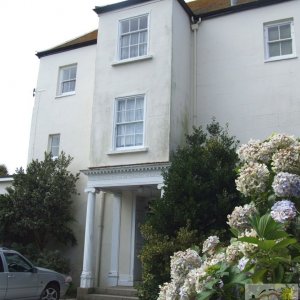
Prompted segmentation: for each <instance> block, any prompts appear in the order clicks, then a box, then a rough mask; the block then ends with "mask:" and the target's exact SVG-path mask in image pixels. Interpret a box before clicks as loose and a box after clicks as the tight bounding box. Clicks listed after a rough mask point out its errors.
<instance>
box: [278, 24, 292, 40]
mask: <svg viewBox="0 0 300 300" xmlns="http://www.w3.org/2000/svg"><path fill="white" fill-rule="evenodd" d="M290 37H291V25H290V24H285V25H281V26H280V39H288V38H290Z"/></svg>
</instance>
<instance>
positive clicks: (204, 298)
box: [197, 290, 216, 300]
mask: <svg viewBox="0 0 300 300" xmlns="http://www.w3.org/2000/svg"><path fill="white" fill-rule="evenodd" d="M215 293H216V291H215V290H211V291H203V292H201V293H200V294H198V295H197V300H208V299H210V297H211V296H212V295H213V294H215Z"/></svg>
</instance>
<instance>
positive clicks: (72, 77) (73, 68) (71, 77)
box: [70, 67, 77, 79]
mask: <svg viewBox="0 0 300 300" xmlns="http://www.w3.org/2000/svg"><path fill="white" fill-rule="evenodd" d="M76 69H77V68H75V67H72V68H71V69H70V79H75V78H76Z"/></svg>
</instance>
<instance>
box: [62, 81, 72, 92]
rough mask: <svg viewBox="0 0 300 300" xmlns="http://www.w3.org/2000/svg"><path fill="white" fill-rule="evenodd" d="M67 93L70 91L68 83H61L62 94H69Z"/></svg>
mask: <svg viewBox="0 0 300 300" xmlns="http://www.w3.org/2000/svg"><path fill="white" fill-rule="evenodd" d="M69 91H71V89H70V82H68V81H67V82H63V83H62V93H67V92H69Z"/></svg>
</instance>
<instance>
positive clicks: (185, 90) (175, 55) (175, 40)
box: [170, 0, 193, 150]
mask: <svg viewBox="0 0 300 300" xmlns="http://www.w3.org/2000/svg"><path fill="white" fill-rule="evenodd" d="M190 24H191V21H190V17H189V16H188V15H187V13H186V12H185V11H184V10H183V8H182V7H181V5H180V4H179V3H178V1H177V0H173V10H172V81H171V83H172V95H171V123H170V128H171V138H170V147H171V150H176V148H177V147H178V145H182V144H183V143H184V142H185V134H187V133H188V129H189V127H190V123H191V120H192V114H193V111H192V109H191V107H192V102H191V101H192V86H193V81H192V72H193V68H192V60H193V49H192V45H193V43H192V42H193V40H192V38H193V37H192V31H191V26H190Z"/></svg>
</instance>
